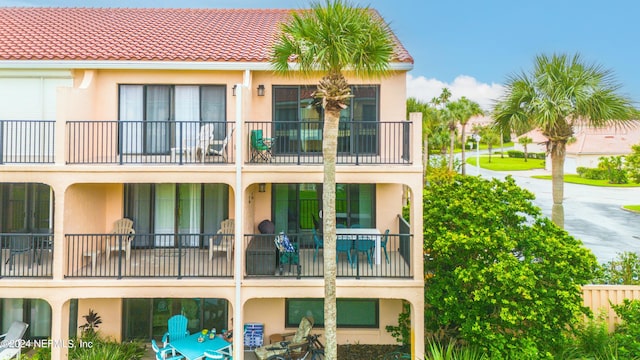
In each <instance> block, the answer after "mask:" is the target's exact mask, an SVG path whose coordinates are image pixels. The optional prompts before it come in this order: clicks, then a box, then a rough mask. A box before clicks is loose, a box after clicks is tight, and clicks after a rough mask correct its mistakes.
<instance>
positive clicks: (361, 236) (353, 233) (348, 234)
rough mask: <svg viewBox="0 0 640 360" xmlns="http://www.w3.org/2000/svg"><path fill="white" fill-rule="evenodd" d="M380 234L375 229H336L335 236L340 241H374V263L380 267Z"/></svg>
mask: <svg viewBox="0 0 640 360" xmlns="http://www.w3.org/2000/svg"><path fill="white" fill-rule="evenodd" d="M381 235H382V233H381V232H380V230H378V229H376V228H338V229H336V236H337V237H339V238H342V239H352V240H356V239H358V240H374V241H375V243H376V251H375V256H374V257H375V263H376V265H380V237H381Z"/></svg>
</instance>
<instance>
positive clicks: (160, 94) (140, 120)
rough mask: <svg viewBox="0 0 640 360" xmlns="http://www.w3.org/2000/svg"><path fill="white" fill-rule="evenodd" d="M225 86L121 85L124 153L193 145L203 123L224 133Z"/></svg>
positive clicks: (163, 151)
mask: <svg viewBox="0 0 640 360" xmlns="http://www.w3.org/2000/svg"><path fill="white" fill-rule="evenodd" d="M225 89H226V87H225V86H224V85H120V93H119V98H120V100H119V120H120V124H119V129H120V147H121V149H120V151H121V153H123V154H168V153H169V152H170V150H171V148H176V147H179V148H184V149H188V148H193V147H195V146H196V144H197V141H198V136H199V133H200V128H201V126H202V123H207V122H208V123H213V124H214V129H215V131H214V137H215V139H224V138H225V136H226V126H225V121H226V106H225V104H226V91H225Z"/></svg>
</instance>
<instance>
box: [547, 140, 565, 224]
mask: <svg viewBox="0 0 640 360" xmlns="http://www.w3.org/2000/svg"><path fill="white" fill-rule="evenodd" d="M565 147H566V143H565V142H563V141H552V142H551V151H550V153H551V188H552V190H551V191H552V195H553V206H552V207H551V221H553V223H554V224H556V225H557V226H558V227H559V228H561V229H564V205H563V204H562V202H563V199H564V157H565Z"/></svg>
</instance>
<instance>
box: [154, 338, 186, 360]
mask: <svg viewBox="0 0 640 360" xmlns="http://www.w3.org/2000/svg"><path fill="white" fill-rule="evenodd" d="M151 348H152V349H153V352H154V353H155V354H156V360H182V359H184V356H182V355H176V351H175V349H173V348H171V347H164V348H162V349H160V347H159V346H158V343H156V340H155V339H151Z"/></svg>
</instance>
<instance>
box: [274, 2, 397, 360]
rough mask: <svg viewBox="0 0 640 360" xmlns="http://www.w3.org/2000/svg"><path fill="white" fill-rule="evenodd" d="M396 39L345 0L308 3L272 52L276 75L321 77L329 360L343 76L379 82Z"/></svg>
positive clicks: (347, 93)
mask: <svg viewBox="0 0 640 360" xmlns="http://www.w3.org/2000/svg"><path fill="white" fill-rule="evenodd" d="M393 54H394V40H393V36H392V34H391V32H390V28H389V26H388V25H387V24H386V23H385V22H384V20H383V19H382V18H380V17H379V16H378V15H377V14H376V13H375V12H374V11H373V10H370V9H369V8H368V7H363V8H358V7H355V6H353V5H351V4H350V3H349V2H348V1H347V0H333V1H332V0H326V2H325V3H324V4H322V3H320V2H319V1H314V2H312V3H311V10H310V11H303V12H298V13H293V14H292V16H291V20H290V21H288V22H287V23H284V24H283V25H282V26H281V34H280V35H279V37H278V38H277V40H276V42H275V43H274V45H273V48H272V58H271V64H272V66H273V67H274V69H275V70H276V72H278V73H281V74H290V73H291V71H292V70H293V69H292V67H290V62H293V63H295V65H296V66H297V68H296V69H295V70H297V72H298V73H300V74H301V75H302V76H307V77H317V76H319V75H322V74H323V73H324V76H323V77H322V79H321V80H320V82H319V84H318V88H317V91H315V93H314V97H315V98H316V99H317V100H318V101H319V102H320V103H321V104H322V107H323V109H324V128H323V141H322V156H323V159H324V169H323V170H324V178H323V192H322V193H323V195H322V209H323V210H322V211H323V217H322V219H323V226H322V228H323V236H324V282H325V284H324V304H325V305H324V326H325V337H326V338H325V340H326V349H325V356H326V358H327V359H331V360H332V359H336V357H337V341H336V255H335V254H336V222H335V221H336V216H335V212H336V209H335V200H336V178H335V172H336V152H337V139H338V122H339V120H340V112H341V111H342V110H343V109H346V108H347V107H348V106H349V101H350V98H351V89H350V87H349V84H348V83H347V80H346V79H345V77H344V73H345V72H347V71H348V72H349V73H352V74H353V75H354V76H355V77H357V78H379V77H381V76H385V75H387V73H388V72H389V63H390V61H391V59H392V56H393Z"/></svg>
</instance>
